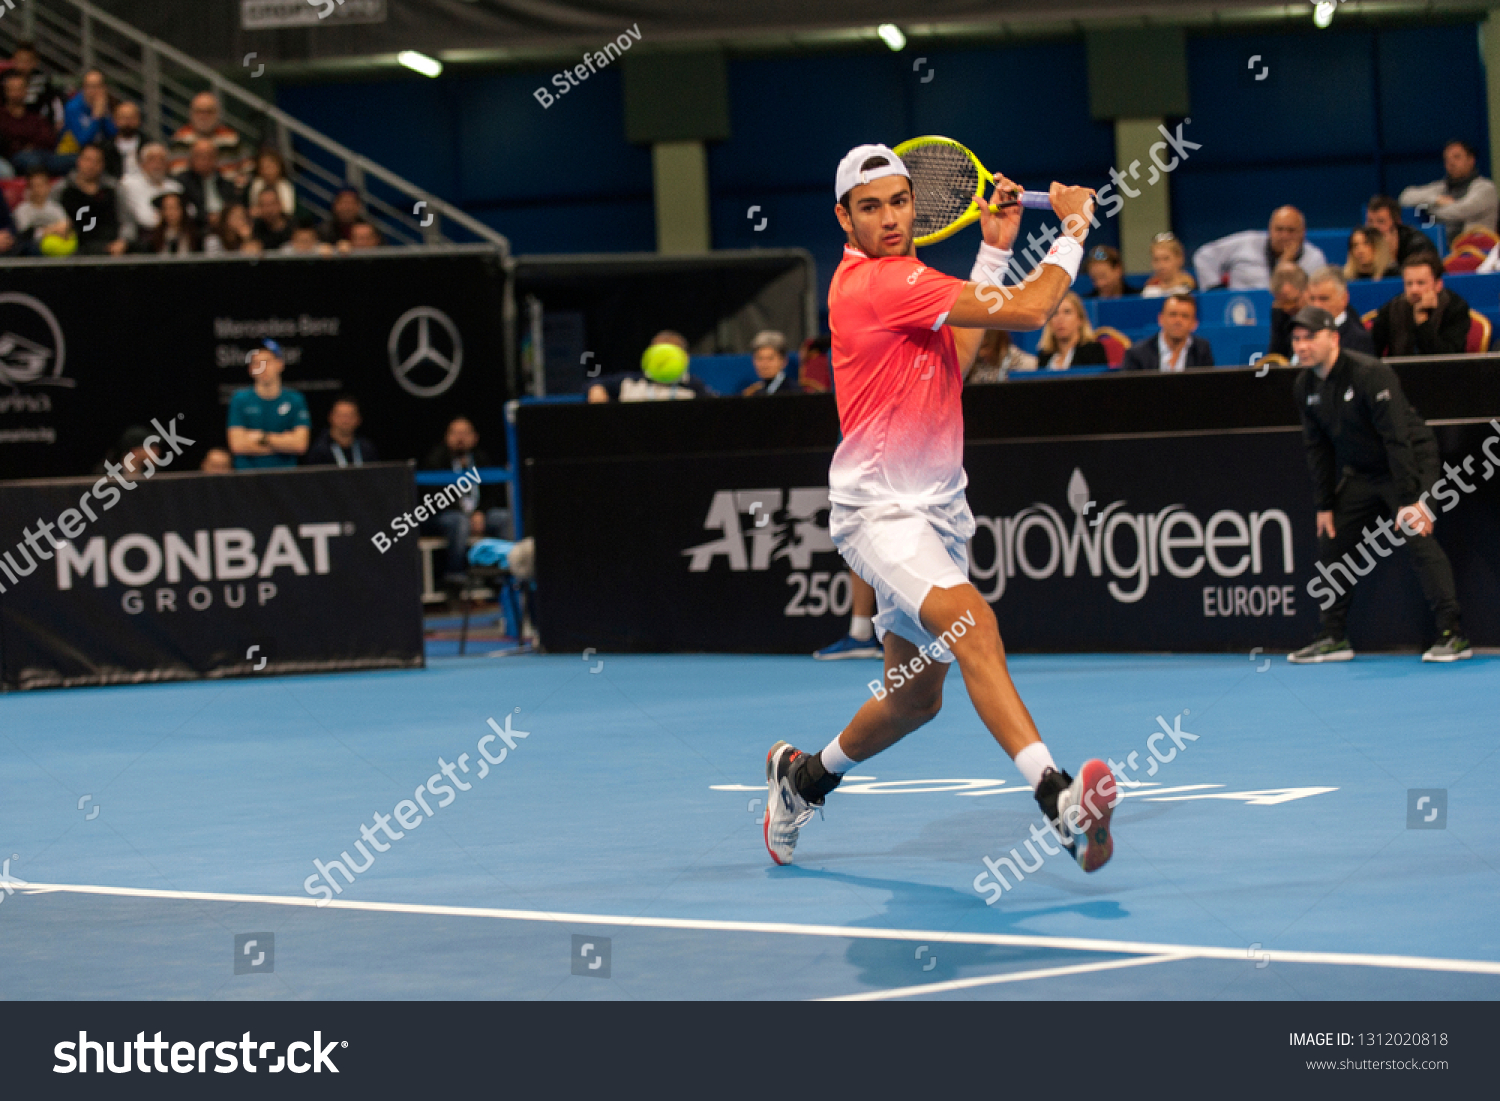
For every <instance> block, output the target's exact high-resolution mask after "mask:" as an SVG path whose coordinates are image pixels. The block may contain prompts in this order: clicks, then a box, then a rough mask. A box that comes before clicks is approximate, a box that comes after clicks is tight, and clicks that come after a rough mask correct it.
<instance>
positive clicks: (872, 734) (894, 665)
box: [762, 590, 948, 864]
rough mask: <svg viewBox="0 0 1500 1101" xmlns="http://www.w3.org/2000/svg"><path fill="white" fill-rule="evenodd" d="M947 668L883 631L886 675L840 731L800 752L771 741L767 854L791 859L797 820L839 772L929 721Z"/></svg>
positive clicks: (802, 821)
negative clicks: (813, 750) (818, 749)
mask: <svg viewBox="0 0 1500 1101" xmlns="http://www.w3.org/2000/svg"><path fill="white" fill-rule="evenodd" d="M872 592H873V590H872ZM871 610H872V611H873V609H871ZM898 670H900V672H899V673H898V672H897V671H898ZM947 673H948V666H947V665H946V664H944V663H942V662H939V661H927V660H925V659H924V658H922V656H921V655H920V652H919V651H918V649H917V647H916V646H915V645H913V644H912V643H911V642H908V641H907V640H906V639H904V638H902V637H901V636H900V635H897V634H894V633H892V632H889V631H888V632H886V636H885V675H884V678H883V682H875V683H876V684H880V685H882V687H881V691H880V692H879V693H878V694H872V698H871V699H868V700H866V701H865V703H864V705H863V706H862V707H860V709H859V710H858V711H857V712H856V713H855V715H854V718H853V720H852V721H851V722H850V723H849V725H848V726H847V727H845V728H844V730H843V731H841V732H840V733H839V734H838V735H837V736H836V737H835V738H834V739H833V740H832V741H831V742H829V743H828V745H826V746H824V747H823V750H822V751H821V752H820V753H811V754H809V753H803V752H802V751H801V750H800V749H797V748H795V747H793V746H791V745H788V744H787V743H786V742H777V743H776V744H775V745H773V746H772V747H771V752H770V753H768V754H767V755H766V784H767V796H766V798H767V805H766V815H765V818H764V820H763V822H762V825H763V828H764V833H765V840H766V849H767V850H768V851H769V852H770V854H771V859H772V860H774V861H776V863H778V864H790V863H791V861H792V855H793V853H794V851H795V850H796V847H797V837H798V835H799V833H800V831H801V829H802V826H803V825H805V824H806V823H807V820H808V819H809V818H811V817H812V814H813V811H814V810H816V809H817V808H818V807H821V806H822V805H823V801H824V799H825V798H826V797H827V795H828V793H829V792H830V791H832V790H833V789H834V788H836V787H838V784H839V781H840V780H841V779H842V778H843V775H844V773H846V772H848V771H849V770H850V769H852V768H853V767H854V766H855V765H856V764H858V763H859V762H861V761H867V760H869V759H870V758H871V757H873V756H875V754H877V753H879V752H880V751H881V750H883V749H888V748H889V747H891V746H893V745H895V744H896V743H897V742H899V741H900V740H901V739H902V738H904V737H906V735H908V734H910V733H911V732H912V731H913V730H916V729H917V728H918V727H920V726H923V725H924V724H926V723H928V722H931V721H932V719H933V717H934V716H935V715H936V714H937V713H938V711H939V709H940V708H941V707H942V706H943V680H944V678H945V677H946V676H947Z"/></svg>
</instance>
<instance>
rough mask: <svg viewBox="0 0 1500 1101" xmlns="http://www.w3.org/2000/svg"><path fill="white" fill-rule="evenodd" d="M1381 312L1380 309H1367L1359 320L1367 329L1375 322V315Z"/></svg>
mask: <svg viewBox="0 0 1500 1101" xmlns="http://www.w3.org/2000/svg"><path fill="white" fill-rule="evenodd" d="M1379 312H1380V311H1379V310H1367V311H1366V312H1364V313H1362V314H1360V315H1359V320H1360V322H1361V324H1363V325H1364V327H1365V328H1367V329H1368V328H1371V327H1372V326H1374V324H1375V315H1376V314H1378V313H1379Z"/></svg>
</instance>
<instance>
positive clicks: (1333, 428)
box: [1287, 306, 1474, 664]
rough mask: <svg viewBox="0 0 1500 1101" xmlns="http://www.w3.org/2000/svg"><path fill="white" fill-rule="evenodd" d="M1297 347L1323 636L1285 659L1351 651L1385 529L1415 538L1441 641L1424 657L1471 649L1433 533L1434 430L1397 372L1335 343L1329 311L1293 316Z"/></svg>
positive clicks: (1314, 591) (1399, 539)
mask: <svg viewBox="0 0 1500 1101" xmlns="http://www.w3.org/2000/svg"><path fill="white" fill-rule="evenodd" d="M1292 348H1293V350H1294V351H1295V352H1296V353H1297V359H1298V361H1299V362H1300V363H1302V364H1303V365H1304V366H1305V367H1306V368H1307V369H1306V370H1304V371H1303V372H1301V373H1300V374H1299V375H1298V376H1297V382H1296V385H1295V387H1294V390H1293V393H1294V394H1295V395H1296V401H1297V409H1298V410H1299V412H1300V413H1301V415H1302V439H1303V442H1304V443H1305V444H1306V445H1307V465H1308V467H1309V469H1310V470H1311V471H1312V480H1313V503H1314V507H1315V508H1316V509H1317V523H1318V540H1319V547H1320V554H1319V562H1318V576H1316V577H1314V578H1313V579H1312V580H1311V581H1310V582H1308V585H1307V592H1308V595H1309V596H1312V597H1315V598H1317V600H1318V602H1319V607H1320V608H1321V610H1322V625H1321V628H1320V630H1319V633H1318V637H1317V639H1316V640H1314V641H1313V642H1312V643H1311V644H1309V645H1308V646H1305V647H1303V648H1302V649H1301V650H1298V651H1296V652H1295V653H1292V654H1288V655H1287V660H1288V661H1293V662H1297V663H1299V664H1300V663H1316V662H1325V661H1348V660H1350V659H1351V658H1352V657H1354V650H1353V648H1352V647H1351V646H1350V645H1349V642H1348V639H1347V636H1346V634H1345V630H1344V626H1345V622H1346V620H1347V618H1348V615H1349V605H1350V604H1351V603H1352V602H1353V600H1354V586H1355V583H1356V582H1357V581H1358V580H1359V578H1361V577H1364V576H1365V575H1366V574H1368V573H1369V572H1370V571H1371V570H1373V569H1374V568H1375V563H1376V562H1377V561H1379V559H1381V558H1388V557H1390V554H1391V549H1390V548H1387V547H1386V545H1385V544H1384V543H1383V542H1382V537H1384V539H1388V540H1389V541H1390V543H1391V546H1392V547H1398V546H1400V545H1401V544H1403V543H1409V544H1410V545H1411V550H1412V556H1413V557H1414V558H1415V560H1416V567H1417V576H1418V578H1419V579H1420V580H1421V583H1422V592H1423V594H1424V595H1425V596H1426V597H1427V603H1428V604H1429V605H1430V606H1431V608H1432V611H1433V614H1434V615H1435V616H1436V617H1437V626H1438V640H1437V642H1436V643H1434V644H1433V645H1432V647H1431V648H1430V649H1429V650H1428V651H1427V652H1426V653H1425V654H1423V655H1422V660H1423V661H1459V660H1461V659H1463V658H1468V657H1472V656H1473V653H1474V651H1473V649H1472V647H1470V645H1469V642H1468V640H1467V639H1466V638H1465V637H1464V633H1463V626H1462V624H1461V622H1460V619H1459V609H1458V599H1457V597H1456V595H1455V594H1454V588H1453V568H1452V567H1451V566H1450V565H1449V564H1448V556H1447V555H1446V554H1444V553H1443V548H1442V547H1440V546H1439V545H1438V542H1437V540H1436V539H1434V538H1433V536H1432V525H1433V513H1432V510H1431V509H1430V508H1429V507H1428V505H1427V497H1428V496H1429V495H1431V494H1433V493H1435V492H1436V489H1437V487H1436V486H1435V485H1434V483H1436V482H1437V476H1438V450H1437V440H1436V439H1435V438H1434V436H1433V434H1432V429H1430V428H1428V427H1427V423H1426V422H1425V421H1423V420H1422V418H1421V416H1420V415H1419V414H1418V413H1417V411H1416V410H1415V409H1413V408H1412V407H1411V406H1410V405H1408V404H1407V402H1406V395H1405V394H1404V393H1402V391H1401V383H1400V380H1399V379H1397V378H1396V372H1395V371H1393V370H1391V368H1389V367H1387V366H1386V365H1385V364H1383V363H1381V362H1380V361H1379V360H1377V359H1373V358H1371V357H1370V356H1366V355H1361V354H1360V353H1359V352H1347V351H1344V350H1342V349H1341V348H1340V347H1339V333H1338V326H1337V325H1336V324H1335V323H1334V319H1333V315H1332V314H1330V313H1329V312H1328V311H1327V310H1321V309H1319V308H1317V307H1316V306H1308V307H1306V308H1305V309H1303V310H1302V311H1300V312H1299V313H1298V314H1297V316H1296V317H1294V318H1293V319H1292ZM1438 484H1441V483H1438ZM1446 492H1447V493H1452V491H1451V490H1447V491H1446ZM1438 496H1439V499H1441V498H1442V494H1441V493H1440V494H1438ZM1453 497H1454V499H1455V503H1456V497H1457V495H1456V494H1453ZM1451 507H1452V505H1451V504H1450V505H1445V507H1444V511H1445V512H1446V511H1447V510H1448V508H1451ZM1393 520H1394V521H1395V522H1394V524H1393V523H1392V521H1393ZM1397 529H1399V531H1398V530H1397ZM1372 551H1373V553H1372Z"/></svg>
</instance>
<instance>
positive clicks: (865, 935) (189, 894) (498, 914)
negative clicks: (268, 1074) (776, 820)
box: [7, 880, 1500, 976]
mask: <svg viewBox="0 0 1500 1101" xmlns="http://www.w3.org/2000/svg"><path fill="white" fill-rule="evenodd" d="M12 882H15V885H16V887H17V888H18V889H19V890H21V891H22V893H24V894H28V895H35V894H52V893H63V894H79V895H117V896H121V897H125V898H162V899H174V900H181V901H190V902H241V903H259V904H261V905H264V906H307V907H313V908H315V909H329V910H333V909H337V910H362V911H365V912H367V913H381V914H427V915H433V916H437V917H482V918H499V919H502V920H507V921H542V922H549V923H551V924H554V925H615V926H621V927H625V928H629V927H636V928H643V929H697V930H704V931H710V932H721V933H775V934H780V935H783V936H793V937H842V938H844V939H848V940H905V941H929V942H931V943H933V944H992V945H1004V946H1006V947H1012V948H1061V949H1064V950H1065V951H1070V952H1109V953H1111V954H1124V955H1133V956H1160V955H1180V956H1182V957H1184V958H1191V959H1204V960H1237V961H1244V960H1247V959H1252V958H1253V959H1255V960H1257V961H1259V960H1267V959H1269V960H1275V961H1277V962H1279V963H1314V964H1329V965H1331V966H1336V967H1384V968H1390V969H1393V970H1398V971H1458V972H1466V973H1468V974H1473V975H1496V976H1500V961H1496V960H1457V959H1443V958H1440V957H1436V956H1374V955H1363V954H1359V953H1345V952H1282V951H1272V950H1268V949H1264V948H1262V949H1260V950H1259V951H1257V952H1255V953H1254V954H1253V956H1252V954H1251V953H1250V951H1249V950H1248V949H1247V948H1217V947H1213V946H1211V945H1208V946H1205V945H1196V944H1152V943H1150V942H1147V941H1130V940H1098V939H1094V938H1090V937H1041V936H1024V935H1021V934H1017V933H951V932H933V931H923V930H919V929H870V928H861V927H859V926H853V925H801V924H797V923H794V922H780V921H719V920H715V919H712V918H666V917H628V916H625V915H621V914H561V913H546V912H543V911H539V910H501V909H491V908H487V907H478V906H431V905H427V904H425V903H419V902H363V901H359V900H356V899H342V898H336V899H334V900H333V901H332V902H327V903H324V904H323V905H322V906H319V901H320V900H319V899H316V898H311V897H308V898H300V897H298V896H297V895H234V894H224V893H222V892H218V891H160V890H155V889H152V888H149V887H97V886H90V885H87V884H82V883H27V884H25V885H24V886H22V885H21V883H19V882H16V881H14V880H13V881H12ZM7 912H8V911H7Z"/></svg>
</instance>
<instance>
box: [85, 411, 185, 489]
mask: <svg viewBox="0 0 1500 1101" xmlns="http://www.w3.org/2000/svg"><path fill="white" fill-rule="evenodd" d="M152 435H153V433H152V431H151V429H149V428H145V427H143V426H142V425H139V424H132V425H131V426H130V427H129V428H127V429H125V431H124V432H122V433H121V434H120V439H119V441H118V442H117V443H116V444H115V446H114V447H112V448H110V450H109V452H108V453H107V454H106V455H105V456H104V461H103V462H102V463H100V464H99V465H98V466H96V467H95V468H94V473H95V474H109V473H110V468H111V467H114V468H116V469H117V470H118V472H119V476H120V477H121V478H123V479H124V480H125V481H127V482H143V481H145V480H146V478H147V476H148V474H150V475H155V473H156V468H157V467H160V466H165V465H166V464H165V463H163V462H162V459H163V458H168V456H166V455H164V454H163V452H165V451H166V444H163V443H161V442H159V441H160V437H158V443H157V445H156V447H155V448H152V447H149V446H147V444H146V441H147V440H148V439H150V438H151V436H152Z"/></svg>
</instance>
